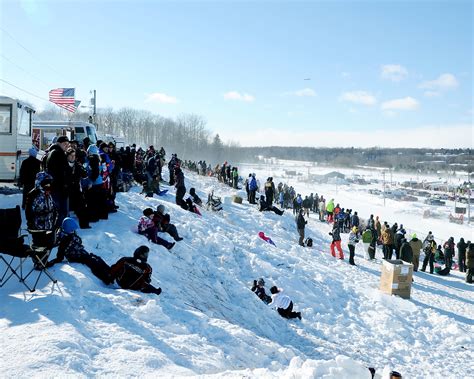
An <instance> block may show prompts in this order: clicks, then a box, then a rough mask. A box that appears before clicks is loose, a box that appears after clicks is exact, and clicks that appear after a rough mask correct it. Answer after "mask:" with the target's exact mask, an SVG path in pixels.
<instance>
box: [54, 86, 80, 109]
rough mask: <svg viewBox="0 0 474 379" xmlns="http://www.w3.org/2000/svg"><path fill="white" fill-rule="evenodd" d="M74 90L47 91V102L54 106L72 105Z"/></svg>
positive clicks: (58, 89) (57, 89)
mask: <svg viewBox="0 0 474 379" xmlns="http://www.w3.org/2000/svg"><path fill="white" fill-rule="evenodd" d="M74 92H75V88H56V89H52V90H51V91H49V101H51V102H52V103H54V104H57V105H60V104H72V105H74V102H75V99H74Z"/></svg>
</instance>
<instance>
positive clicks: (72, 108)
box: [57, 100, 81, 113]
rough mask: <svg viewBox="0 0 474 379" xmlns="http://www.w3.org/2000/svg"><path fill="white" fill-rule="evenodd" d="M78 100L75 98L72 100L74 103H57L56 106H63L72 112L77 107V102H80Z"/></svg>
mask: <svg viewBox="0 0 474 379" xmlns="http://www.w3.org/2000/svg"><path fill="white" fill-rule="evenodd" d="M80 103H81V102H80V100H75V101H74V104H57V106H58V107H61V108H64V109H66V110H67V111H69V112H71V113H74V112H75V111H76V110H77V108H78V107H79V104H80Z"/></svg>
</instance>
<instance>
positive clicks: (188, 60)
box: [0, 0, 474, 147]
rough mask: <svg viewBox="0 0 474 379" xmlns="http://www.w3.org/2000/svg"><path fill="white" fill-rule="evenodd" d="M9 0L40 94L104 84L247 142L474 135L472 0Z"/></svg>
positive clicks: (19, 59)
mask: <svg viewBox="0 0 474 379" xmlns="http://www.w3.org/2000/svg"><path fill="white" fill-rule="evenodd" d="M0 7H1V8H0V14H1V23H0V25H1V29H0V37H1V39H0V41H1V45H0V48H1V56H0V74H1V75H0V78H2V79H3V80H6V81H8V82H9V83H12V84H15V85H16V86H18V87H20V88H22V89H24V90H27V91H29V92H31V93H33V94H35V95H37V96H39V97H40V98H44V99H47V97H48V91H49V89H52V88H56V87H76V89H77V90H76V91H77V97H78V98H79V100H82V101H83V103H87V99H88V97H89V90H90V89H96V90H97V93H98V106H99V107H105V106H111V107H113V108H115V109H118V108H121V107H124V106H130V107H133V108H138V109H147V110H150V111H152V112H154V113H159V114H161V115H164V116H171V117H174V116H176V115H179V114H180V113H189V112H192V113H197V114H200V115H202V116H204V117H205V118H206V120H207V125H208V128H209V129H211V130H212V131H214V132H219V133H220V134H221V136H223V137H224V139H226V140H234V141H239V142H240V143H242V144H243V145H273V144H275V145H302V146H303V145H304V146H375V145H379V146H393V147H396V146H407V147H411V146H413V147H414V146H433V147H441V146H446V147H468V146H471V147H472V146H473V145H474V142H473V129H472V125H473V122H472V120H473V30H472V23H473V5H472V2H470V1H436V2H434V1H418V2H409V1H398V2H386V1H367V2H355V1H341V2H329V1H306V2H281V1H273V2H270V1H260V2H256V1H254V2H252V1H246V2H242V1H234V2H229V1H214V2H197V1H193V2H161V1H10V0H7V1H2V2H1V5H0ZM20 44H21V45H22V46H23V47H25V48H26V49H27V50H28V51H26V50H25V49H24V48H23V47H21V46H20ZM306 78H310V79H311V80H304V79H306ZM0 86H1V87H0V89H1V93H2V94H5V95H9V96H13V97H19V98H22V99H28V100H30V101H31V102H33V103H34V104H35V105H36V106H37V107H38V108H43V107H44V106H45V104H46V103H47V102H45V101H43V100H41V99H38V98H37V97H34V96H32V95H29V94H26V93H24V92H21V91H19V90H18V89H16V88H14V87H12V86H10V85H8V84H6V83H5V82H0Z"/></svg>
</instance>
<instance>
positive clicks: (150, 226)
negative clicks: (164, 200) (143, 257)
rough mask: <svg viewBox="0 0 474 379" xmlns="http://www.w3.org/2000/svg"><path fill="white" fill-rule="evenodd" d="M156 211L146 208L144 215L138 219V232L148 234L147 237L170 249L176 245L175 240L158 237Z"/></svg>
mask: <svg viewBox="0 0 474 379" xmlns="http://www.w3.org/2000/svg"><path fill="white" fill-rule="evenodd" d="M153 215H154V212H153V209H151V208H146V209H145V210H144V211H143V216H141V217H140V219H139V220H138V234H141V235H144V236H147V238H148V239H149V240H150V241H151V242H153V243H156V244H158V245H161V246H164V247H166V248H167V249H168V250H171V249H172V248H173V246H174V244H175V243H174V242H168V241H167V240H165V239H163V238H160V237H158V235H157V232H158V228H157V227H156V225H155V223H154V222H153V220H152V218H153Z"/></svg>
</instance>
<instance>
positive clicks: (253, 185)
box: [249, 174, 258, 204]
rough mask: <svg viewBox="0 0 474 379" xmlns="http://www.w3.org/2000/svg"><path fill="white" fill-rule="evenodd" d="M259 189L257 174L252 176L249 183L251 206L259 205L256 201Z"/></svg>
mask: <svg viewBox="0 0 474 379" xmlns="http://www.w3.org/2000/svg"><path fill="white" fill-rule="evenodd" d="M257 188H258V185H257V179H255V174H252V176H251V177H250V181H249V192H250V194H249V203H250V204H257V202H256V201H255V195H256V193H257Z"/></svg>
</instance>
